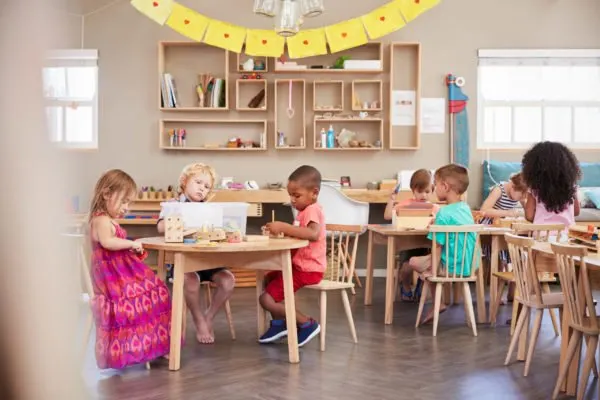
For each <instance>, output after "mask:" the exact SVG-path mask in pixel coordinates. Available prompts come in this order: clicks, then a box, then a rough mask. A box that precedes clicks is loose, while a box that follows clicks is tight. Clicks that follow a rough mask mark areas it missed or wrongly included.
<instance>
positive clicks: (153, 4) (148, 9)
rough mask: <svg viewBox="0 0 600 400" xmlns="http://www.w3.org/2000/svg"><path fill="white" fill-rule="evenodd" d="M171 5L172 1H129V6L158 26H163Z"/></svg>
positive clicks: (169, 13) (171, 7)
mask: <svg viewBox="0 0 600 400" xmlns="http://www.w3.org/2000/svg"><path fill="white" fill-rule="evenodd" d="M173 3H174V1H173V0H131V5H132V6H133V7H135V9H136V10H138V11H139V12H141V13H142V14H144V15H145V16H147V17H148V18H150V19H152V20H153V21H154V22H156V23H158V24H159V25H164V24H165V21H166V20H167V18H169V15H171V11H172V9H173Z"/></svg>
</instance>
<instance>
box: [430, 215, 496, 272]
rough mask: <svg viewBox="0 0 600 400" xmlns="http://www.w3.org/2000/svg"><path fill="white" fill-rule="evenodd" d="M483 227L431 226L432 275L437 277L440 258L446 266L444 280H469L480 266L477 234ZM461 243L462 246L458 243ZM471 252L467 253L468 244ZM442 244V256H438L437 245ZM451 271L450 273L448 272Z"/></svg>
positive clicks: (479, 248)
mask: <svg viewBox="0 0 600 400" xmlns="http://www.w3.org/2000/svg"><path fill="white" fill-rule="evenodd" d="M483 229H485V226H484V225H431V226H430V227H429V231H430V232H432V233H433V238H432V243H431V259H432V274H433V276H434V277H435V276H439V275H438V270H439V269H440V260H441V256H444V259H445V260H446V262H447V264H448V265H444V276H442V277H444V278H448V279H456V278H469V277H471V276H472V275H473V273H474V272H475V271H476V270H477V269H478V268H479V267H480V266H481V243H480V240H479V232H481V231H482V230H483ZM461 242H462V246H461V245H459V243H461ZM470 242H472V243H473V251H472V252H470V251H469V243H470ZM439 244H443V247H442V252H443V253H442V254H438V248H437V247H438V245H439ZM469 253H470V254H469ZM450 270H452V271H450Z"/></svg>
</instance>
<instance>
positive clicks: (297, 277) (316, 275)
mask: <svg viewBox="0 0 600 400" xmlns="http://www.w3.org/2000/svg"><path fill="white" fill-rule="evenodd" d="M323 275H324V273H323V272H316V271H311V272H307V271H300V270H298V269H296V268H293V269H292V280H293V281H294V293H296V292H297V291H298V289H300V288H303V287H304V286H308V285H316V284H317V283H319V282H321V281H322V280H323ZM265 280H266V281H267V286H266V287H265V292H267V293H269V295H271V297H272V298H273V300H275V302H277V303H281V302H282V301H283V298H284V296H283V274H282V273H281V271H273V272H269V273H268V274H267V275H265Z"/></svg>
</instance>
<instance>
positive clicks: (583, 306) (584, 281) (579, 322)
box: [551, 243, 598, 331]
mask: <svg viewBox="0 0 600 400" xmlns="http://www.w3.org/2000/svg"><path fill="white" fill-rule="evenodd" d="M551 246H552V251H553V252H554V255H555V257H556V267H557V268H558V276H559V277H560V286H561V288H562V291H563V295H564V299H565V300H564V301H565V305H566V307H568V310H569V314H570V317H571V318H570V322H571V325H572V326H573V327H574V328H575V329H579V330H581V329H583V328H588V329H589V328H591V329H594V330H596V331H597V330H598V320H597V318H596V307H595V306H594V299H593V298H592V290H591V288H590V280H589V276H588V271H587V265H586V263H585V257H586V256H587V249H586V248H585V247H584V246H574V245H568V244H558V243H552V244H551ZM575 257H577V258H579V274H578V273H577V269H576V268H575ZM586 316H588V317H589V319H588V318H586ZM586 320H587V323H586Z"/></svg>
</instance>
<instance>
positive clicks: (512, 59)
mask: <svg viewBox="0 0 600 400" xmlns="http://www.w3.org/2000/svg"><path fill="white" fill-rule="evenodd" d="M477 107H478V113H477V114H478V115H477V120H478V127H477V128H478V129H477V131H478V134H477V145H478V147H479V148H492V149H493V148H501V149H506V148H517V149H518V148H527V147H529V146H530V145H531V144H532V143H535V142H538V141H541V140H551V141H556V142H562V143H564V144H567V145H569V146H570V147H573V148H590V147H594V148H600V50H479V67H478V104H477Z"/></svg>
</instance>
